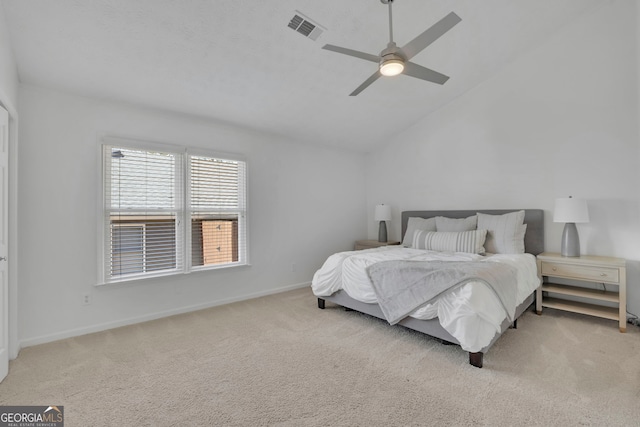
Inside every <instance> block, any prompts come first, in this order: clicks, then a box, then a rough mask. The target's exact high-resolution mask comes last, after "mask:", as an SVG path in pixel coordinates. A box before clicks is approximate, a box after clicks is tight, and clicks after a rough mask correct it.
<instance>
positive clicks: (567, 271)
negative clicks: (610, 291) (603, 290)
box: [540, 262, 620, 283]
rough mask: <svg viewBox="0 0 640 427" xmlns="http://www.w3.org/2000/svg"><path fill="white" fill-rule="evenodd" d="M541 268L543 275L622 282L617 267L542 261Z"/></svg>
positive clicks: (592, 280)
mask: <svg viewBox="0 0 640 427" xmlns="http://www.w3.org/2000/svg"><path fill="white" fill-rule="evenodd" d="M540 270H541V272H542V275H543V276H553V277H568V278H571V279H578V280H588V281H591V282H605V283H618V282H620V276H619V271H620V270H619V269H617V268H607V267H591V266H586V265H585V266H583V265H573V264H572V265H569V264H560V263H553V262H542V265H541V268H540Z"/></svg>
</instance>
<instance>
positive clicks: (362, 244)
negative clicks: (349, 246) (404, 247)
mask: <svg viewBox="0 0 640 427" xmlns="http://www.w3.org/2000/svg"><path fill="white" fill-rule="evenodd" d="M399 244H400V242H396V241H389V242H378V241H377V240H357V241H356V246H355V248H356V251H359V250H362V249H371V248H379V247H380V246H392V245H399Z"/></svg>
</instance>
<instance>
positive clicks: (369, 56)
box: [322, 44, 380, 62]
mask: <svg viewBox="0 0 640 427" xmlns="http://www.w3.org/2000/svg"><path fill="white" fill-rule="evenodd" d="M322 48H323V49H326V50H330V51H332V52H338V53H342V54H343V55H349V56H355V57H356V58H360V59H364V60H366V61H371V62H380V57H379V56H378V55H372V54H370V53H365V52H360V51H358V50H353V49H347V48H346V47H340V46H334V45H332V44H325V45H324V46H322Z"/></svg>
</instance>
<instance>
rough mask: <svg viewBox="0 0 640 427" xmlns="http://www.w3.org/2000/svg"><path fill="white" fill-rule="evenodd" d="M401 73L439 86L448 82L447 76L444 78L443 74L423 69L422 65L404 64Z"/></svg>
mask: <svg viewBox="0 0 640 427" xmlns="http://www.w3.org/2000/svg"><path fill="white" fill-rule="evenodd" d="M402 73H403V74H406V75H407V76H411V77H415V78H418V79H422V80H426V81H429V82H432V83H437V84H439V85H443V84H445V82H446V81H447V80H449V76H445V75H444V74H441V73H439V72H437V71H433V70H432V69H430V68H426V67H423V66H422V65H418V64H414V63H413V62H406V63H405V64H404V71H403V72H402Z"/></svg>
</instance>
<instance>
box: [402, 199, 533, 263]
mask: <svg viewBox="0 0 640 427" xmlns="http://www.w3.org/2000/svg"><path fill="white" fill-rule="evenodd" d="M520 210H524V223H525V224H527V233H526V234H525V236H524V250H525V252H527V253H529V254H533V255H538V254H539V253H542V252H544V211H543V210H542V209H493V210H487V209H478V210H464V211H404V212H402V237H403V238H404V233H405V232H406V231H407V222H408V221H409V218H410V217H418V218H433V217H435V216H446V217H448V218H466V217H468V216H471V215H475V214H476V213H478V212H481V213H486V214H490V215H501V214H505V213H509V212H515V211H520ZM400 240H402V239H400Z"/></svg>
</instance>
